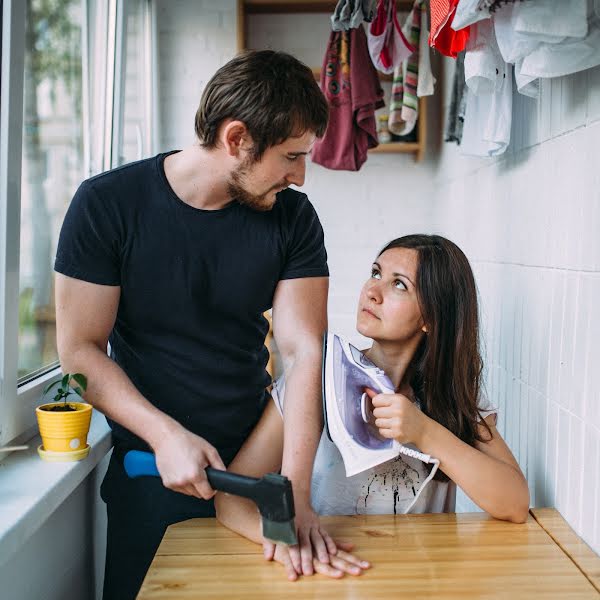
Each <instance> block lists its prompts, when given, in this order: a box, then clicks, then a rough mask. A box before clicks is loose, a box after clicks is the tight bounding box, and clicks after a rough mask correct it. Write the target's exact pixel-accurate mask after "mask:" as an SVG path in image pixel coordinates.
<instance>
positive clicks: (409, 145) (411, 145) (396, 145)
mask: <svg viewBox="0 0 600 600" xmlns="http://www.w3.org/2000/svg"><path fill="white" fill-rule="evenodd" d="M420 148H421V146H420V144H419V142H388V143H387V144H379V146H377V147H375V148H371V149H370V150H369V152H372V153H373V154H387V153H390V154H391V153H398V152H401V153H402V152H405V153H407V154H414V153H415V152H418V151H419V150H420Z"/></svg>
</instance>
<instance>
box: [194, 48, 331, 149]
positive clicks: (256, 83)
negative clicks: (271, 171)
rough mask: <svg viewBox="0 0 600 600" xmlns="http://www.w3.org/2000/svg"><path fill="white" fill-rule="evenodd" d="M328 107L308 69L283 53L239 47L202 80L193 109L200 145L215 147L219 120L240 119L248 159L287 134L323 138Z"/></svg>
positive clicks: (289, 135) (276, 142)
mask: <svg viewBox="0 0 600 600" xmlns="http://www.w3.org/2000/svg"><path fill="white" fill-rule="evenodd" d="M328 118H329V107H328V105H327V100H326V99H325V96H324V95H323V93H322V92H321V90H320V89H319V86H318V85H317V82H316V81H315V78H314V75H313V73H312V71H311V70H310V69H309V68H308V67H307V66H306V65H304V64H303V63H301V62H300V61H299V60H298V59H296V58H294V57H293V56H291V55H290V54H286V53H285V52H275V51H273V50H260V51H255V50H249V51H245V52H243V53H241V54H239V55H238V56H236V57H235V58H233V59H232V60H230V61H229V62H228V63H227V64H225V65H223V66H222V67H221V68H220V69H219V70H218V71H217V72H216V73H215V74H214V76H213V77H212V79H211V80H210V81H209V82H208V84H207V85H206V88H205V89H204V92H203V94H202V99H201V100H200V106H199V107H198V111H197V112H196V126H195V128H196V135H197V136H198V139H199V140H200V143H201V145H202V147H204V148H208V149H210V148H215V147H216V145H217V133H218V129H219V126H220V125H221V123H222V122H223V121H224V120H225V119H233V120H235V121H242V122H243V123H244V124H245V125H246V127H247V128H248V132H249V133H250V136H251V137H252V140H253V141H254V148H253V153H252V154H253V159H254V160H260V158H261V157H262V155H263V153H264V151H265V150H266V149H267V148H270V147H271V146H275V145H277V144H281V143H282V142H284V141H285V140H286V139H288V138H289V137H296V136H301V135H302V134H304V133H305V132H307V131H312V132H314V133H315V135H316V136H317V137H323V135H324V134H325V129H326V128H327V120H328Z"/></svg>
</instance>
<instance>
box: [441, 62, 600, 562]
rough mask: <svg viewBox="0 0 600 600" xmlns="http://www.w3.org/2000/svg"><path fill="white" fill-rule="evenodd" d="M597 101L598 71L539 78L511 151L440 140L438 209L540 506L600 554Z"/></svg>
mask: <svg viewBox="0 0 600 600" xmlns="http://www.w3.org/2000/svg"><path fill="white" fill-rule="evenodd" d="M446 66H448V74H449V75H451V73H452V65H451V63H450V61H448V63H446ZM450 82H451V78H450V77H448V78H447V79H446V83H447V85H448V86H449V85H450ZM599 98H600V69H595V70H592V71H587V72H583V73H579V74H577V75H573V76H570V77H564V78H561V79H557V80H546V81H544V82H543V85H542V90H541V97H540V99H539V100H538V101H535V100H532V99H529V98H524V97H522V96H518V97H516V103H515V108H514V114H513V130H512V138H513V142H512V144H511V149H510V151H509V152H508V153H507V154H506V155H505V156H504V157H502V158H500V159H498V160H493V161H487V160H478V159H472V158H466V157H463V156H461V155H460V153H459V152H458V151H457V149H456V148H455V147H454V146H451V145H445V147H444V148H443V151H442V154H441V157H440V162H439V165H438V171H437V172H436V189H437V193H436V196H435V199H434V206H433V208H432V215H433V226H434V227H435V229H436V230H437V231H439V232H441V233H443V234H445V235H447V236H448V237H450V238H452V239H453V240H454V241H456V242H457V243H458V244H459V245H461V247H462V248H463V249H464V250H465V252H466V253H467V255H468V256H469V257H470V259H471V260H472V263H473V266H474V268H475V271H476V274H477V280H478V285H479V290H480V294H481V304H482V313H483V327H484V338H485V340H486V363H487V375H488V376H487V385H488V390H489V393H490V396H491V398H492V400H493V401H494V402H495V403H497V404H498V406H499V408H500V411H501V413H500V414H501V419H500V430H501V432H502V433H503V435H504V436H505V438H506V440H507V441H508V443H509V445H510V447H511V449H512V450H513V452H514V453H515V455H516V456H517V458H518V460H519V463H520V464H521V467H522V468H523V470H524V472H525V473H526V475H527V479H528V481H529V483H530V489H531V498H532V503H533V504H534V505H536V506H556V508H558V510H559V511H560V512H561V513H562V514H563V515H564V516H565V517H566V519H567V520H568V521H569V523H570V524H571V525H572V526H573V527H574V528H575V530H576V531H577V532H578V533H579V534H580V535H582V536H583V537H584V539H585V540H586V541H587V542H588V543H589V544H590V545H592V546H593V547H594V548H595V550H596V551H598V550H600V490H599V489H598V485H597V480H598V479H599V477H598V475H599V474H600V468H599V458H598V456H599V444H600V409H599V400H600V398H599V391H598V390H599V389H600V379H599V376H600V371H599V369H598V365H599V363H600V335H599V334H600V316H599V315H598V313H597V310H596V306H597V304H598V302H600V237H599V235H598V233H599V231H600V169H599V167H600V162H599V159H598V146H599V145H600V99H599ZM447 99H448V95H447V94H446V100H447ZM459 506H461V507H462V508H465V509H471V508H472V505H471V503H470V502H469V501H468V500H467V499H466V498H464V496H463V497H462V498H461V499H460V501H459Z"/></svg>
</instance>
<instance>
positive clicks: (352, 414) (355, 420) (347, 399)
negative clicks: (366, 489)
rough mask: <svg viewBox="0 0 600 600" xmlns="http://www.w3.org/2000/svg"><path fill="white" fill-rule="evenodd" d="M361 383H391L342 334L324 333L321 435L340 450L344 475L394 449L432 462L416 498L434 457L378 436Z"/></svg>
mask: <svg viewBox="0 0 600 600" xmlns="http://www.w3.org/2000/svg"><path fill="white" fill-rule="evenodd" d="M366 387H369V388H371V389H373V390H375V391H376V392H378V393H383V394H393V393H394V385H393V384H392V382H391V381H390V379H389V378H388V377H387V375H386V374H385V373H384V372H383V370H382V369H380V368H379V367H377V366H376V365H374V364H373V363H372V362H371V361H370V360H369V359H368V358H367V357H366V356H365V355H364V354H363V353H362V352H361V351H360V350H359V349H358V348H356V347H355V346H353V345H352V344H350V343H349V342H348V341H347V340H345V339H344V338H342V337H340V336H338V335H335V334H334V333H331V332H328V333H326V334H325V336H324V339H323V414H324V420H325V427H326V432H327V435H328V437H329V439H330V440H331V441H332V442H333V443H334V444H335V445H336V446H337V447H338V449H339V451H340V454H341V455H342V459H343V461H344V467H345V469H346V476H347V477H351V476H352V475H356V474H357V473H360V472H362V471H365V470H367V469H370V468H372V467H375V466H377V465H379V464H381V463H384V462H386V461H388V460H391V459H393V458H396V457H397V456H398V455H399V454H404V455H407V456H411V457H413V458H417V459H419V460H421V461H423V462H425V463H432V464H433V468H432V470H431V472H430V474H429V476H428V477H427V480H426V481H425V482H424V483H423V485H422V486H421V488H420V490H419V493H418V494H417V497H416V498H415V499H414V502H416V500H417V498H418V495H419V494H420V493H421V491H422V490H423V489H424V488H425V485H426V484H427V483H428V482H429V481H430V480H431V479H432V478H433V476H434V475H435V473H436V471H437V469H438V467H439V464H440V463H439V460H437V459H436V458H433V457H431V456H429V454H423V453H422V452H419V451H418V450H417V449H416V448H413V447H410V446H405V445H403V444H400V443H398V442H397V441H396V440H391V439H387V438H384V437H382V436H381V435H380V434H379V430H378V429H377V427H375V425H374V424H372V423H371V422H370V421H369V417H370V416H371V411H370V408H369V407H370V402H369V397H368V396H367V394H366V393H365V388H366ZM414 502H413V504H414ZM411 506H412V505H411Z"/></svg>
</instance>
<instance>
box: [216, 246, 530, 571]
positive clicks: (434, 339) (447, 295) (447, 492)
mask: <svg viewBox="0 0 600 600" xmlns="http://www.w3.org/2000/svg"><path fill="white" fill-rule="evenodd" d="M356 327H357V330H358V332H359V333H361V334H362V335H363V336H365V337H368V338H371V339H372V340H373V344H372V345H371V347H370V348H368V349H366V350H364V351H363V354H364V356H365V357H366V358H367V359H368V360H370V361H371V362H372V363H374V364H375V365H376V366H378V367H379V368H381V369H383V371H384V372H385V373H386V374H387V376H388V377H389V379H390V380H391V381H392V383H393V385H394V387H395V390H396V393H394V394H377V393H376V392H374V391H373V390H368V389H367V390H366V391H367V393H368V395H369V397H370V398H371V402H372V407H371V409H372V415H373V418H374V419H375V421H374V424H375V426H376V427H377V428H378V429H379V434H380V435H381V436H382V437H384V438H393V439H396V440H397V441H398V442H400V443H401V444H409V443H410V444H413V445H414V446H416V447H417V448H419V450H420V451H421V452H424V453H426V454H429V455H431V456H433V457H435V458H437V459H438V460H439V461H440V465H439V471H438V472H437V473H436V475H435V477H434V478H433V480H431V482H429V483H428V484H427V486H426V488H424V489H423V493H421V494H420V495H419V498H418V501H417V502H415V503H414V504H413V499H414V498H415V496H416V494H417V489H419V488H420V486H421V484H423V482H424V481H425V479H426V478H427V475H428V471H429V469H428V467H427V465H425V464H424V463H422V462H420V461H419V460H418V459H413V458H410V457H407V456H399V457H397V458H395V459H393V460H390V461H388V462H386V463H384V464H382V465H379V466H378V467H375V468H373V469H369V470H367V471H365V472H363V473H359V474H358V475H355V476H353V477H348V478H347V477H346V476H345V473H344V468H343V464H342V459H341V456H340V454H339V451H338V450H337V448H336V447H335V446H334V445H333V444H332V443H331V442H330V441H329V440H328V439H327V437H326V436H325V435H323V436H322V438H321V443H320V445H319V448H318V450H317V456H316V458H315V466H314V472H313V482H312V502H313V506H314V508H315V510H316V511H317V512H318V513H320V514H357V513H379V514H381V513H390V514H394V513H397V512H399V513H401V512H405V510H406V509H408V507H411V508H410V512H452V511H454V505H455V495H456V486H457V485H459V486H460V487H461V488H462V489H463V490H464V492H465V493H466V494H467V495H468V496H469V497H470V498H471V499H472V500H473V502H475V503H476V504H477V505H478V506H479V507H480V508H482V509H483V510H485V511H487V512H488V513H489V514H490V515H491V516H493V517H496V518H498V519H505V520H509V521H513V522H516V523H522V522H524V521H525V520H526V519H527V513H528V509H529V490H528V487H527V481H526V480H525V477H524V476H523V474H522V472H521V470H520V468H519V465H518V464H517V461H516V460H515V458H514V457H513V455H512V453H511V451H510V449H509V448H508V446H507V445H506V444H505V442H504V440H503V439H502V437H501V436H500V434H499V433H498V431H497V430H496V427H495V425H496V411H495V410H494V409H493V408H492V407H490V406H489V405H488V403H487V401H486V400H485V399H484V398H483V397H482V394H481V371H482V361H481V356H480V352H479V339H478V337H479V323H478V310H477V291H476V287H475V280H474V277H473V272H472V270H471V267H470V265H469V262H468V260H467V258H466V257H465V255H464V254H463V252H462V251H461V250H460V248H458V247H457V246H456V245H455V244H454V243H453V242H451V241H449V240H447V239H445V238H443V237H441V236H436V235H431V236H430V235H409V236H405V237H402V238H398V239H396V240H393V241H392V242H390V243H389V244H388V245H387V246H386V247H385V248H384V249H383V250H382V251H381V252H380V253H379V255H378V257H377V260H376V261H375V263H373V267H372V271H371V276H370V278H369V279H368V280H367V281H366V282H365V284H364V286H363V288H362V291H361V294H360V298H359V302H358V313H357V325H356ZM284 389H285V388H284V382H283V381H282V380H279V381H277V382H275V384H274V387H273V399H274V402H271V403H269V405H268V406H267V407H266V408H265V411H264V414H263V416H262V418H261V420H260V422H259V423H258V425H257V427H256V429H255V430H254V432H253V433H252V434H251V436H250V437H249V438H248V440H247V441H246V443H245V444H244V446H243V447H242V448H241V450H240V452H239V453H238V455H237V456H236V458H235V459H234V461H233V462H232V463H231V465H230V469H231V470H232V471H234V472H237V473H243V474H248V475H252V476H261V475H263V474H264V473H266V472H270V471H278V470H279V468H280V467H281V456H282V449H283V421H282V418H281V414H282V412H281V411H282V404H283V401H284V398H283V396H284ZM411 505H412V506H411ZM216 508H217V517H218V518H219V520H220V521H221V522H222V523H224V524H225V525H226V526H228V527H230V528H231V529H233V530H235V531H237V532H238V533H241V534H242V535H244V536H246V537H248V538H250V539H252V540H254V541H256V542H258V543H261V542H262V541H263V540H262V536H261V534H260V530H259V519H258V515H257V513H256V510H255V509H254V507H253V506H252V505H251V504H249V503H248V502H247V501H244V500H241V499H238V498H235V497H233V496H225V495H222V494H217V497H216ZM321 534H322V537H323V539H324V540H325V543H326V546H327V548H328V549H329V550H328V551H329V556H328V557H327V560H321V561H316V560H315V562H314V568H315V570H316V571H317V572H320V573H324V574H327V575H330V576H333V577H339V576H342V575H343V573H344V572H346V573H352V574H359V573H360V572H361V570H362V568H366V566H367V564H365V563H361V561H359V560H358V559H357V558H355V557H354V556H352V555H350V554H348V553H347V552H346V551H347V550H349V549H350V548H347V547H344V546H343V545H342V546H340V545H339V544H338V546H340V547H341V548H342V549H341V550H340V551H336V550H335V544H334V543H333V541H332V540H331V539H330V538H329V536H328V535H327V533H326V532H325V531H323V530H321ZM320 554H321V556H322V553H320ZM273 555H274V557H275V559H276V560H278V561H279V562H281V563H283V564H284V565H285V567H286V571H287V574H288V577H289V578H290V579H295V578H296V577H297V574H298V573H301V572H302V569H301V567H300V566H299V565H298V558H297V557H295V556H293V554H291V553H290V552H289V551H288V550H287V549H286V548H285V547H280V546H277V547H276V548H274V547H273V546H271V545H269V544H268V543H267V544H265V556H266V557H267V558H272V557H273Z"/></svg>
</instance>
